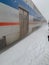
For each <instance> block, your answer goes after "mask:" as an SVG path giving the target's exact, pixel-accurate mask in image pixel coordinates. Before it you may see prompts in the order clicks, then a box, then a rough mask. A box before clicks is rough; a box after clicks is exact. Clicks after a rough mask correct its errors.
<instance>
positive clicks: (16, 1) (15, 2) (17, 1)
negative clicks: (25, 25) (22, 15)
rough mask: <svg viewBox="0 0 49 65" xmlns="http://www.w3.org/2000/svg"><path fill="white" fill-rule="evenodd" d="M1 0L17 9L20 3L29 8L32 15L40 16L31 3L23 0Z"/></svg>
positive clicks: (0, 0)
mask: <svg viewBox="0 0 49 65" xmlns="http://www.w3.org/2000/svg"><path fill="white" fill-rule="evenodd" d="M0 2H2V3H4V4H6V5H8V6H11V7H13V8H16V9H18V7H19V5H21V6H23V7H24V8H25V9H27V11H28V12H29V14H30V15H32V16H38V14H37V13H36V12H35V11H34V9H32V8H31V7H30V6H29V5H27V4H26V3H25V2H24V1H23V0H0Z"/></svg>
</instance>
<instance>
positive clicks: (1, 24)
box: [0, 22, 20, 26]
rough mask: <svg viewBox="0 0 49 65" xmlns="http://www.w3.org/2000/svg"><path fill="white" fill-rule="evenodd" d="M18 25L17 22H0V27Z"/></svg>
mask: <svg viewBox="0 0 49 65" xmlns="http://www.w3.org/2000/svg"><path fill="white" fill-rule="evenodd" d="M9 25H20V23H19V22H0V26H9Z"/></svg>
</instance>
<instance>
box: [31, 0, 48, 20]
mask: <svg viewBox="0 0 49 65" xmlns="http://www.w3.org/2000/svg"><path fill="white" fill-rule="evenodd" d="M32 1H33V3H34V4H35V5H36V6H37V8H38V9H39V11H40V12H41V13H42V14H43V16H44V17H45V18H46V20H47V21H48V20H49V0H32Z"/></svg>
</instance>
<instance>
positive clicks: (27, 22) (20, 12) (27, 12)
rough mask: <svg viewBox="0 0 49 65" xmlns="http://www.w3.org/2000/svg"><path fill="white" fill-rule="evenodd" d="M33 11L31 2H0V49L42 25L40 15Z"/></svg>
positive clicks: (29, 0) (24, 0) (20, 0)
mask: <svg viewBox="0 0 49 65" xmlns="http://www.w3.org/2000/svg"><path fill="white" fill-rule="evenodd" d="M35 10H36V9H35V6H34V4H33V2H32V0H0V49H1V48H2V47H5V46H8V45H9V44H12V43H13V42H14V41H17V40H19V39H22V38H24V37H25V36H26V35H27V34H30V33H31V32H32V30H33V27H38V26H41V25H42V23H43V20H41V18H40V17H39V16H41V17H42V15H41V14H40V15H38V13H37V11H35ZM39 19H40V20H39Z"/></svg>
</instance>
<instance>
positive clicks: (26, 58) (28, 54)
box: [0, 25, 49, 65]
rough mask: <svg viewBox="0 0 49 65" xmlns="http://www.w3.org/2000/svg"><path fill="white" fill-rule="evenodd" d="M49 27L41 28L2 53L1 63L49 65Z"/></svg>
mask: <svg viewBox="0 0 49 65" xmlns="http://www.w3.org/2000/svg"><path fill="white" fill-rule="evenodd" d="M47 35H48V29H47V26H46V25H43V26H42V27H41V28H40V29H38V30H37V31H35V32H34V33H32V34H31V35H29V36H28V37H26V38H25V39H23V40H22V41H20V42H19V43H18V44H16V45H15V46H13V47H11V48H9V49H8V50H7V51H5V52H3V53H2V54H0V65H49V42H48V39H47Z"/></svg>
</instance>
